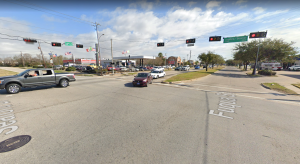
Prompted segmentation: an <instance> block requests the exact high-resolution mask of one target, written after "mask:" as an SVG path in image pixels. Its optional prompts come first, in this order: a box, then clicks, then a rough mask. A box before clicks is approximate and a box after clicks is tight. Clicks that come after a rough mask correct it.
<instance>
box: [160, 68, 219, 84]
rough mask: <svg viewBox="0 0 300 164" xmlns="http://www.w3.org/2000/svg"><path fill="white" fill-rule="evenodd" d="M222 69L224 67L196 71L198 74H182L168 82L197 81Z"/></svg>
mask: <svg viewBox="0 0 300 164" xmlns="http://www.w3.org/2000/svg"><path fill="white" fill-rule="evenodd" d="M222 68H224V67H218V68H214V69H208V70H207V71H206V70H205V69H204V70H200V71H196V72H188V73H182V74H179V75H176V76H173V77H171V78H169V79H167V80H166V82H174V81H183V80H192V79H197V78H200V77H204V76H207V75H210V74H213V73H215V72H216V71H218V70H221V69H222Z"/></svg>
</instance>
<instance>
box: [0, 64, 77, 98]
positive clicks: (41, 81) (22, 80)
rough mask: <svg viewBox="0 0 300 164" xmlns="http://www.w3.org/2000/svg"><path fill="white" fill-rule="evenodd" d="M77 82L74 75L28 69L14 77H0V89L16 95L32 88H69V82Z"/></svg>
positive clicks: (45, 69) (43, 69) (48, 70)
mask: <svg viewBox="0 0 300 164" xmlns="http://www.w3.org/2000/svg"><path fill="white" fill-rule="evenodd" d="M72 81H76V79H75V76H74V74H68V73H55V72H54V71H53V69H47V68H42V69H28V70H26V71H24V72H21V73H19V74H17V75H14V76H5V77H0V89H6V91H7V93H11V94H15V93H19V92H20V91H21V88H30V87H37V86H46V85H57V86H61V87H67V86H68V85H69V82H72Z"/></svg>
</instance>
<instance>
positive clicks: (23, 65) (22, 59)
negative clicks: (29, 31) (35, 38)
mask: <svg viewBox="0 0 300 164" xmlns="http://www.w3.org/2000/svg"><path fill="white" fill-rule="evenodd" d="M21 58H22V63H23V67H25V64H24V58H23V54H22V51H21Z"/></svg>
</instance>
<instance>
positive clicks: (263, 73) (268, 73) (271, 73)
mask: <svg viewBox="0 0 300 164" xmlns="http://www.w3.org/2000/svg"><path fill="white" fill-rule="evenodd" d="M258 74H260V75H276V72H274V71H272V70H259V71H258Z"/></svg>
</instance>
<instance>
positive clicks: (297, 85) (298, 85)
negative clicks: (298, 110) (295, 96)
mask: <svg viewBox="0 0 300 164" xmlns="http://www.w3.org/2000/svg"><path fill="white" fill-rule="evenodd" d="M292 85H293V86H295V87H297V88H299V89H300V83H299V84H292Z"/></svg>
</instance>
